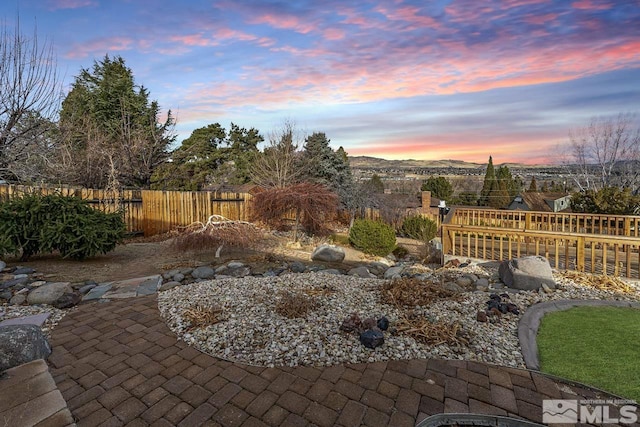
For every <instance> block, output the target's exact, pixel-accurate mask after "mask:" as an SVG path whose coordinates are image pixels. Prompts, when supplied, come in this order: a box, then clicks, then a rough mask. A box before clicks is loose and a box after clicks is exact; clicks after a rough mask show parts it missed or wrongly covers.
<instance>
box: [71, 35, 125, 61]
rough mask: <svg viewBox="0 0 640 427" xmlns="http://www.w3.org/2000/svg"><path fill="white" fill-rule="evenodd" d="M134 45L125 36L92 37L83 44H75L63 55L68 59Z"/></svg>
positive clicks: (119, 49) (121, 49)
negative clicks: (92, 38)
mask: <svg viewBox="0 0 640 427" xmlns="http://www.w3.org/2000/svg"><path fill="white" fill-rule="evenodd" d="M133 47H134V40H133V39H131V38H126V37H107V38H100V39H94V40H91V41H89V42H87V43H84V44H76V45H74V46H73V48H72V49H71V50H70V51H68V52H67V53H66V54H65V55H64V56H65V58H69V59H78V58H86V57H88V56H91V55H93V54H98V55H104V54H105V53H107V52H113V51H125V50H130V49H132V48H133Z"/></svg>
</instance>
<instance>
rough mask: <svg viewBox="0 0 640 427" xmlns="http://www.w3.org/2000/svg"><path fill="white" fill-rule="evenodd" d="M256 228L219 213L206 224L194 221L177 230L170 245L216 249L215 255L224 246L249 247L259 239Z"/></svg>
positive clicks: (218, 253) (182, 247)
mask: <svg viewBox="0 0 640 427" xmlns="http://www.w3.org/2000/svg"><path fill="white" fill-rule="evenodd" d="M260 237H261V233H260V231H259V230H258V228H257V227H256V226H255V225H253V224H251V223H249V222H245V221H232V220H229V219H227V218H225V217H223V216H220V215H211V216H210V217H209V219H208V220H207V222H206V224H203V223H201V222H195V223H193V224H191V225H189V226H187V227H185V228H184V229H183V230H181V231H180V232H179V234H178V235H177V236H176V237H175V238H174V239H173V241H172V242H171V246H173V247H174V248H175V249H177V250H179V251H206V250H210V249H216V257H220V252H221V251H222V248H223V247H224V246H233V247H239V248H249V247H251V246H253V245H255V244H256V242H257V241H258V240H259V239H260Z"/></svg>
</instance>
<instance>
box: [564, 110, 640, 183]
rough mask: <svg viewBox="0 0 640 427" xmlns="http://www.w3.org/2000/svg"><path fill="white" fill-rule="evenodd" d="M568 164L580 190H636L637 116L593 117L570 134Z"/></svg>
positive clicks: (639, 139) (639, 149) (639, 144)
mask: <svg viewBox="0 0 640 427" xmlns="http://www.w3.org/2000/svg"><path fill="white" fill-rule="evenodd" d="M569 142H570V144H571V145H570V150H571V153H570V156H569V160H568V162H566V163H567V166H569V169H570V171H571V173H572V177H573V180H574V182H575V183H576V185H577V186H578V188H579V189H580V190H581V191H585V190H599V189H601V188H604V187H611V186H616V187H623V188H631V189H632V190H637V188H638V184H639V178H640V175H639V174H640V168H639V167H638V166H639V163H640V124H639V123H638V120H637V116H635V115H632V114H619V115H618V116H616V117H615V118H604V117H595V118H593V119H591V122H590V123H589V125H587V126H585V127H582V128H579V129H576V130H574V131H572V132H570V134H569Z"/></svg>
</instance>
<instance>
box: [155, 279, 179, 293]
mask: <svg viewBox="0 0 640 427" xmlns="http://www.w3.org/2000/svg"><path fill="white" fill-rule="evenodd" d="M176 286H180V282H175V281H172V282H167V283H164V284H163V285H162V286H160V289H158V290H159V291H166V290H168V289H171V288H175V287H176Z"/></svg>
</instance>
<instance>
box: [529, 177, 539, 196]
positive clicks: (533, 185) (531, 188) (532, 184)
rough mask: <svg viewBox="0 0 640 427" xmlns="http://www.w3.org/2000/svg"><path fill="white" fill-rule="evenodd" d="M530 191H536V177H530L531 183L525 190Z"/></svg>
mask: <svg viewBox="0 0 640 427" xmlns="http://www.w3.org/2000/svg"><path fill="white" fill-rule="evenodd" d="M527 191H528V192H530V193H536V192H538V183H537V182H536V177H535V176H534V177H532V178H531V183H529V189H528V190H527Z"/></svg>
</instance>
